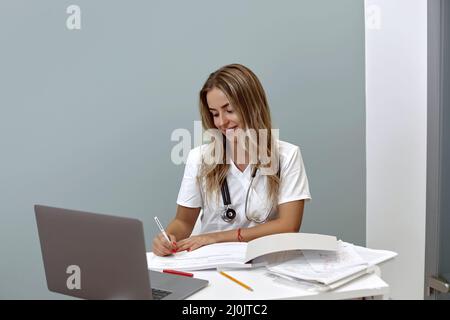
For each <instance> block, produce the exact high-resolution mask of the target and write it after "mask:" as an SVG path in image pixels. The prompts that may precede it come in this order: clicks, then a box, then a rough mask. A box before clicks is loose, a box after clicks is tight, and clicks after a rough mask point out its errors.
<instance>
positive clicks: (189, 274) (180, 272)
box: [163, 269, 194, 277]
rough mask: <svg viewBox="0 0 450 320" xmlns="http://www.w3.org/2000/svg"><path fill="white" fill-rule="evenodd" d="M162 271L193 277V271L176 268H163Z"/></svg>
mask: <svg viewBox="0 0 450 320" xmlns="http://www.w3.org/2000/svg"><path fill="white" fill-rule="evenodd" d="M163 272H165V273H172V274H177V275H179V276H185V277H193V276H194V274H193V273H189V272H183V271H178V270H171V269H164V270H163Z"/></svg>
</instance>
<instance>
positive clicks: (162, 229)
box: [155, 217, 173, 246]
mask: <svg viewBox="0 0 450 320" xmlns="http://www.w3.org/2000/svg"><path fill="white" fill-rule="evenodd" d="M155 222H156V225H157V226H158V228H159V230H160V231H161V233H162V234H163V236H164V238H166V240H167V242H169V243H170V245H171V246H172V245H173V243H172V241H170V239H169V236H168V235H167V233H166V231H165V230H164V228H163V226H162V224H161V222H159V219H158V217H155Z"/></svg>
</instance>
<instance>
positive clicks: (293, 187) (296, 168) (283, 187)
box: [278, 147, 311, 204]
mask: <svg viewBox="0 0 450 320" xmlns="http://www.w3.org/2000/svg"><path fill="white" fill-rule="evenodd" d="M283 162H284V163H283ZM310 199H311V194H310V192H309V184H308V177H307V176H306V171H305V165H304V163H303V159H302V155H301V152H300V148H299V147H295V148H294V149H293V152H290V154H287V155H286V158H285V159H284V161H282V164H281V172H280V189H279V195H278V204H282V203H286V202H291V201H295V200H310Z"/></svg>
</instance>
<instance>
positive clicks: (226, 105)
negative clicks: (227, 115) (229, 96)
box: [209, 102, 230, 111]
mask: <svg viewBox="0 0 450 320" xmlns="http://www.w3.org/2000/svg"><path fill="white" fill-rule="evenodd" d="M229 104H230V103H229V102H227V103H225V104H224V105H223V106H221V107H219V109H223V108H225V107H228V105H229ZM209 110H210V111H217V109H214V108H209Z"/></svg>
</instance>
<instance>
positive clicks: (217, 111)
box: [206, 88, 243, 134]
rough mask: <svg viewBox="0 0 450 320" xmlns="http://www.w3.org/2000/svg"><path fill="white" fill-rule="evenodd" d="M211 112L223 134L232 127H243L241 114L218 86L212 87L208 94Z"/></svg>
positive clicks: (215, 123)
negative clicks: (239, 114)
mask: <svg viewBox="0 0 450 320" xmlns="http://www.w3.org/2000/svg"><path fill="white" fill-rule="evenodd" d="M206 100H207V102H208V108H209V112H210V113H211V115H212V117H213V119H214V125H215V126H216V128H217V129H219V130H220V131H221V132H222V133H223V134H226V132H227V130H230V129H237V128H240V129H243V127H242V126H241V121H240V119H239V116H238V114H237V112H236V110H234V108H233V106H232V105H231V104H230V103H229V101H228V99H227V97H226V95H225V94H224V93H223V92H222V91H220V90H219V89H217V88H213V89H211V90H210V91H209V92H208V93H207V94H206Z"/></svg>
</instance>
